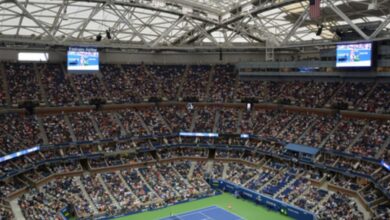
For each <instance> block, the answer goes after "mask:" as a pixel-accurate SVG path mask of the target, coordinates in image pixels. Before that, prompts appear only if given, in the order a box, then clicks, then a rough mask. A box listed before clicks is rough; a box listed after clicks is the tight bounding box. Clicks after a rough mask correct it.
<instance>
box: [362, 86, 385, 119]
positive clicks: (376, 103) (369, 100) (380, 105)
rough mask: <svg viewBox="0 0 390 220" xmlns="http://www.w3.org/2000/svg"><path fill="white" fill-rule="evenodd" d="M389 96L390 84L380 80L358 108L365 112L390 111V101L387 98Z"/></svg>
mask: <svg viewBox="0 0 390 220" xmlns="http://www.w3.org/2000/svg"><path fill="white" fill-rule="evenodd" d="M389 96H390V87H389V85H388V84H387V83H380V82H379V83H377V84H376V86H375V89H374V90H373V91H372V93H371V94H370V95H369V96H367V97H366V98H364V99H363V100H362V102H361V103H360V104H359V105H358V110H359V111H364V112H375V113H390V103H389V101H388V99H387V97H389Z"/></svg>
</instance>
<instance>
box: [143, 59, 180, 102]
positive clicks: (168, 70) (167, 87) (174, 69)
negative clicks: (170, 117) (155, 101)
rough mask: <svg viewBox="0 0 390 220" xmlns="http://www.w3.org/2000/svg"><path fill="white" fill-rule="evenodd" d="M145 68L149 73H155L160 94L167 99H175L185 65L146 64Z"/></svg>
mask: <svg viewBox="0 0 390 220" xmlns="http://www.w3.org/2000/svg"><path fill="white" fill-rule="evenodd" d="M145 68H146V69H147V70H148V71H149V72H150V73H151V74H153V75H155V78H156V80H157V81H156V83H158V86H159V88H160V92H161V93H160V94H161V96H162V97H165V98H167V99H168V100H176V98H177V94H178V92H179V87H180V83H181V79H182V76H183V74H184V71H185V68H186V66H184V65H147V66H146V67H145Z"/></svg>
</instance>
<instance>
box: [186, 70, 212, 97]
mask: <svg viewBox="0 0 390 220" xmlns="http://www.w3.org/2000/svg"><path fill="white" fill-rule="evenodd" d="M210 72H211V66H209V65H198V66H197V65H194V66H190V67H189V69H188V73H187V77H186V80H185V82H184V83H183V85H182V86H183V94H182V96H183V97H198V98H201V99H206V98H207V94H206V92H207V91H206V90H207V84H208V81H209V74H210Z"/></svg>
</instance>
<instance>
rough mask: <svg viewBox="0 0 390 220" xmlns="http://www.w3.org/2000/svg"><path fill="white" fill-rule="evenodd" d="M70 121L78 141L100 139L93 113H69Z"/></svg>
mask: <svg viewBox="0 0 390 220" xmlns="http://www.w3.org/2000/svg"><path fill="white" fill-rule="evenodd" d="M69 121H70V123H71V124H72V129H73V131H74V134H75V136H76V139H77V140H78V141H92V140H99V139H100V137H99V135H98V132H97V131H96V129H95V127H94V125H93V122H92V119H91V113H81V112H78V113H73V114H70V115H69Z"/></svg>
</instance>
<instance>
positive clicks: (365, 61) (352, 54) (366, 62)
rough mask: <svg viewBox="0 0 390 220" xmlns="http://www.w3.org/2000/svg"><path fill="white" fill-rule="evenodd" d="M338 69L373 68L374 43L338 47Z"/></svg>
mask: <svg viewBox="0 0 390 220" xmlns="http://www.w3.org/2000/svg"><path fill="white" fill-rule="evenodd" d="M336 53H337V55H336V56H337V57H336V67H352V68H353V67H371V66H372V43H354V44H340V45H337V50H336Z"/></svg>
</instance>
